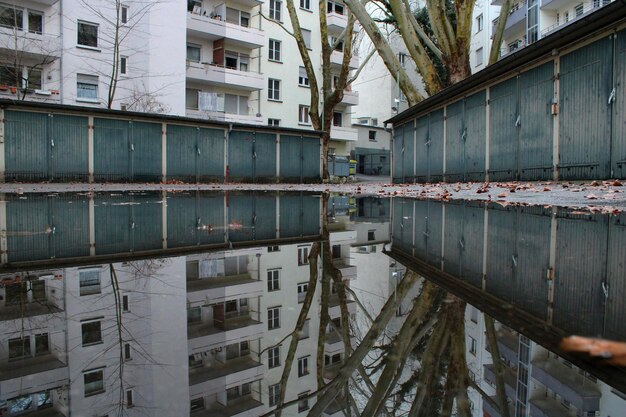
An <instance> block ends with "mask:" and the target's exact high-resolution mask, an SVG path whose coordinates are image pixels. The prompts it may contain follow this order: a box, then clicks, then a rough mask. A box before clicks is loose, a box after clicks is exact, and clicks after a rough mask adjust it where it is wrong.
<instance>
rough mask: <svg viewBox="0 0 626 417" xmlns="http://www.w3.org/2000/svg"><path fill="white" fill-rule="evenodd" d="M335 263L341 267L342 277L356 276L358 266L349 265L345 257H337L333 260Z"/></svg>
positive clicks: (350, 277) (352, 277)
mask: <svg viewBox="0 0 626 417" xmlns="http://www.w3.org/2000/svg"><path fill="white" fill-rule="evenodd" d="M333 265H335V267H336V268H337V269H339V271H341V277H342V278H343V279H355V278H356V266H354V265H348V263H347V262H346V261H344V260H343V259H335V260H334V261H333Z"/></svg>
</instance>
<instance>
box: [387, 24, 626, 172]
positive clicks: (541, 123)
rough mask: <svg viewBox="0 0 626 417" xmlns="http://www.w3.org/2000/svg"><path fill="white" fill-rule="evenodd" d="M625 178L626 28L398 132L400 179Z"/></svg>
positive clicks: (407, 124) (395, 158) (395, 147)
mask: <svg viewBox="0 0 626 417" xmlns="http://www.w3.org/2000/svg"><path fill="white" fill-rule="evenodd" d="M615 177H617V178H626V30H622V31H621V32H618V33H617V34H613V35H610V36H606V37H604V38H602V39H599V40H597V41H595V42H593V43H591V44H588V45H586V46H583V47H582V48H579V49H576V50H574V51H572V52H569V53H567V54H563V55H561V56H559V57H557V58H553V59H551V60H550V61H548V62H545V63H543V64H542V65H539V66H536V67H534V68H531V69H528V70H524V71H523V72H519V73H517V74H516V75H515V76H513V77H511V78H508V79H506V80H504V81H501V82H498V83H495V84H492V85H489V86H488V87H486V88H485V89H483V90H481V91H478V92H474V93H472V94H471V95H468V96H466V97H464V98H462V99H460V100H457V101H455V102H452V103H450V104H447V105H446V106H445V107H444V108H438V109H433V110H432V111H431V112H429V113H427V114H425V115H422V116H420V117H418V118H416V119H412V120H408V121H406V122H404V123H403V124H401V125H398V126H394V143H393V179H394V182H413V181H416V182H434V181H441V180H444V181H448V182H455V181H484V180H487V179H488V180H491V181H503V180H518V179H519V180H544V179H553V178H558V179H604V178H615Z"/></svg>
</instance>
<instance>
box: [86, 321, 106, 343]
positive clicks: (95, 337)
mask: <svg viewBox="0 0 626 417" xmlns="http://www.w3.org/2000/svg"><path fill="white" fill-rule="evenodd" d="M81 329H82V334H83V346H88V345H94V344H97V343H102V330H101V325H100V320H96V321H88V322H83V323H82V324H81Z"/></svg>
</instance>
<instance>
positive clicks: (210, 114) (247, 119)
mask: <svg viewBox="0 0 626 417" xmlns="http://www.w3.org/2000/svg"><path fill="white" fill-rule="evenodd" d="M186 114H187V117H195V118H197V119H208V120H217V121H220V122H228V123H243V124H254V125H259V124H263V118H262V117H261V116H256V115H249V114H234V113H225V112H219V111H203V110H193V109H187V112H186Z"/></svg>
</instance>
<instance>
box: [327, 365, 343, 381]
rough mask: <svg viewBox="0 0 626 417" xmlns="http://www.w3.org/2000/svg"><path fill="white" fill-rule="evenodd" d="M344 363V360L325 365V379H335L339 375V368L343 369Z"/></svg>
mask: <svg viewBox="0 0 626 417" xmlns="http://www.w3.org/2000/svg"><path fill="white" fill-rule="evenodd" d="M342 365H343V362H337V363H333V364H332V365H325V366H324V379H325V380H326V381H331V380H332V379H334V378H335V377H336V376H337V374H339V370H340V369H341V366H342Z"/></svg>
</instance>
